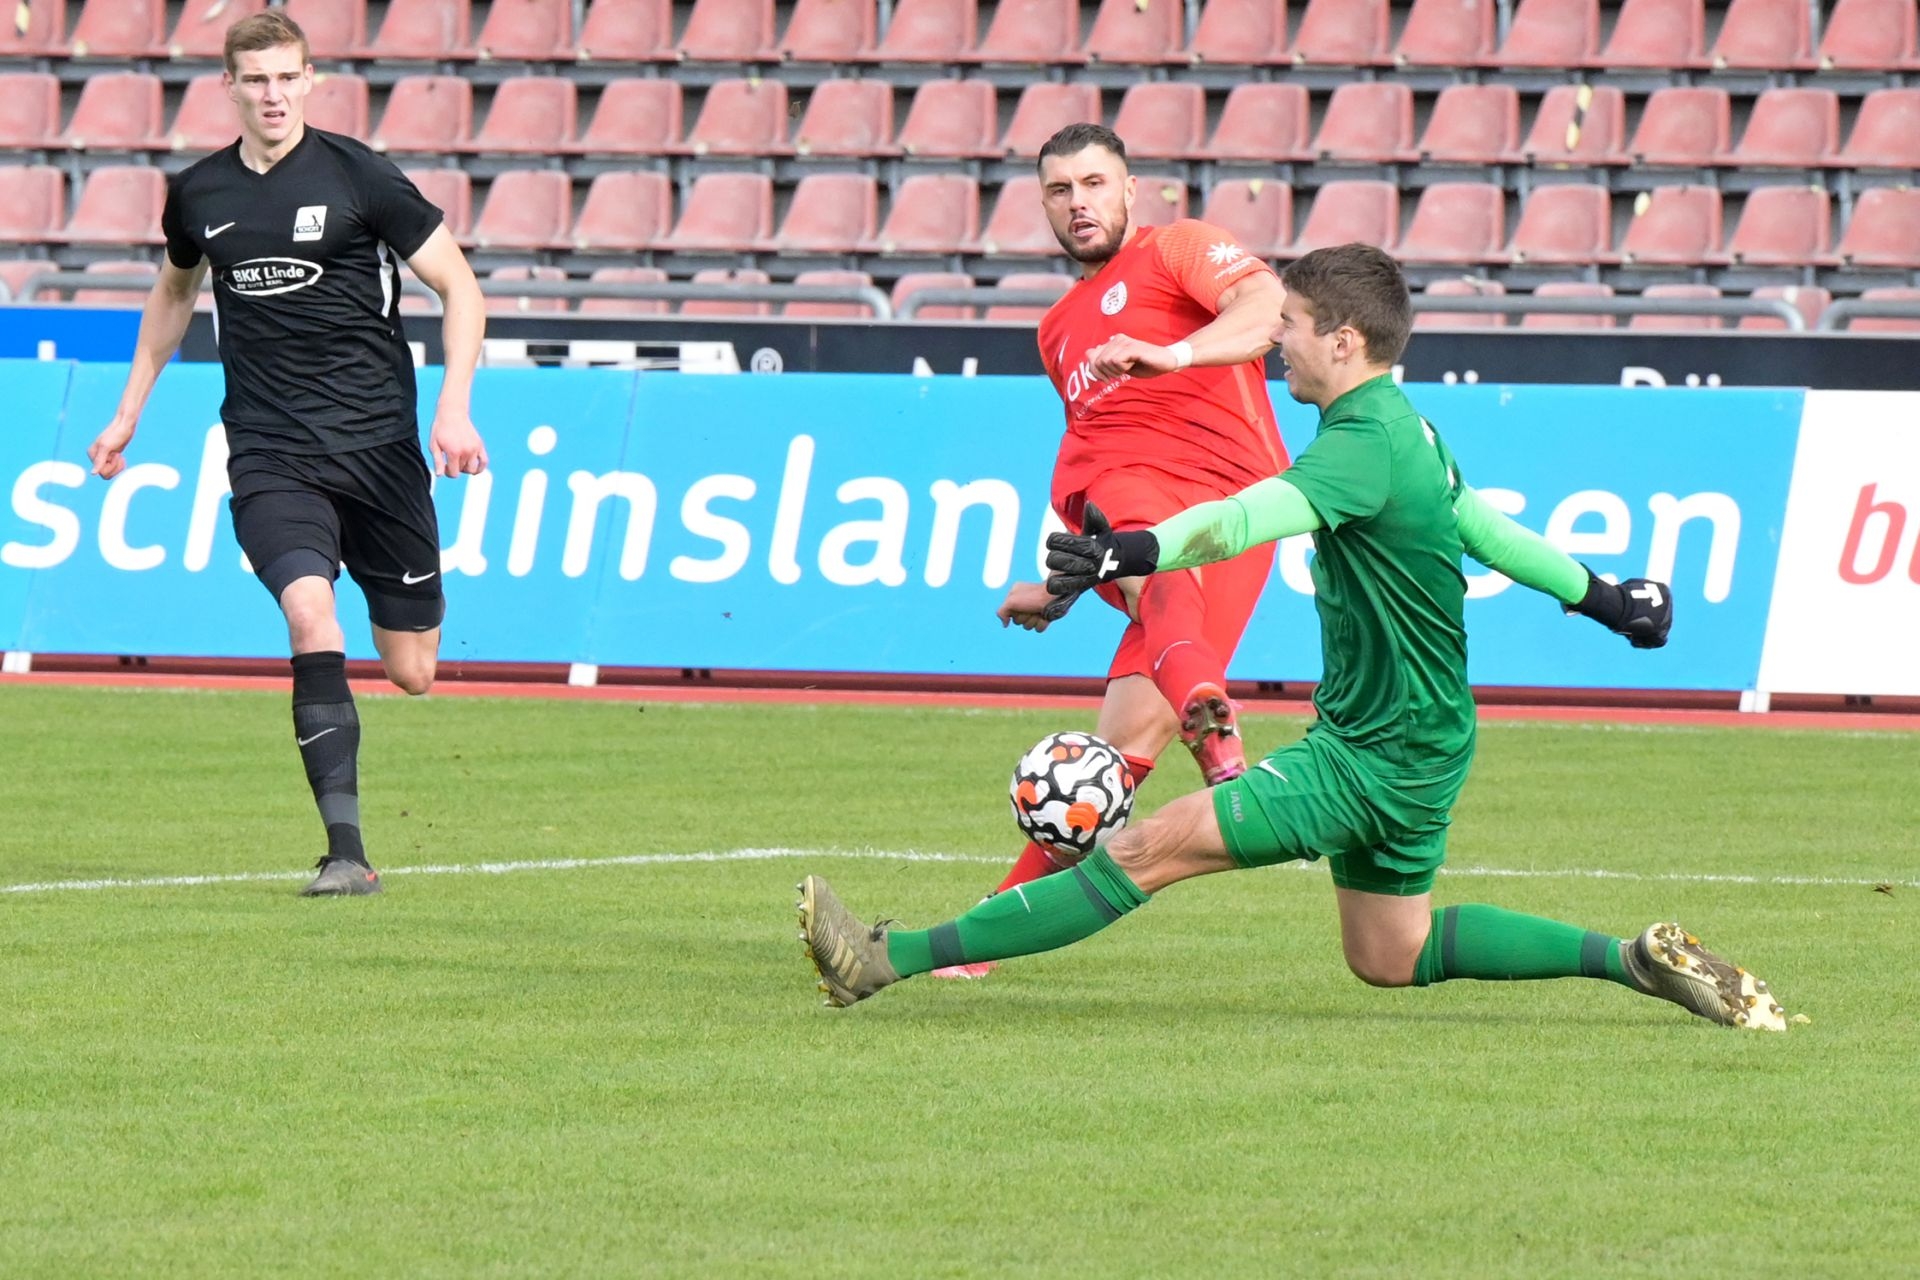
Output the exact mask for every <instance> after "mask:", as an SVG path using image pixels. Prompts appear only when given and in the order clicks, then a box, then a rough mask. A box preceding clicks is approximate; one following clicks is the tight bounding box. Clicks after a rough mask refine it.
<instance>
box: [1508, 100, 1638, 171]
mask: <svg viewBox="0 0 1920 1280" xmlns="http://www.w3.org/2000/svg"><path fill="white" fill-rule="evenodd" d="M1626 141H1627V100H1626V95H1625V94H1623V93H1621V92H1620V90H1619V89H1617V88H1615V87H1614V86H1612V85H1598V86H1595V85H1587V84H1563V85H1557V86H1555V87H1554V88H1552V89H1549V90H1547V96H1546V97H1544V98H1542V99H1541V100H1540V110H1539V111H1538V112H1536V113H1535V115H1534V117H1533V128H1532V130H1531V131H1530V132H1529V133H1528V134H1527V140H1526V141H1525V142H1524V143H1522V144H1521V145H1520V155H1521V157H1522V158H1523V159H1525V160H1526V161H1527V162H1528V163H1529V164H1535V165H1541V166H1553V167H1561V168H1582V167H1586V166H1589V165H1608V164H1625V163H1626V162H1627V152H1626Z"/></svg>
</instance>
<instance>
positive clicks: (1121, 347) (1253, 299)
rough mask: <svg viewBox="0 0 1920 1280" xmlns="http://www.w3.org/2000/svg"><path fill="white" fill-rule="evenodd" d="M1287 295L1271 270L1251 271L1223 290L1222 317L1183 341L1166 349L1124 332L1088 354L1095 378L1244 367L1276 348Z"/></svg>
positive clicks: (1140, 376)
mask: <svg viewBox="0 0 1920 1280" xmlns="http://www.w3.org/2000/svg"><path fill="white" fill-rule="evenodd" d="M1286 297H1287V291H1286V289H1285V287H1284V286H1282V285H1281V283H1280V278H1279V277H1278V276H1276V275H1274V274H1273V272H1271V271H1264V270H1253V271H1249V272H1248V274H1247V275H1246V276H1244V277H1243V278H1241V279H1239V280H1236V281H1235V282H1234V283H1233V284H1231V285H1229V286H1228V287H1227V288H1226V289H1225V290H1224V291H1222V292H1221V294H1220V297H1219V300H1218V302H1217V304H1216V305H1217V306H1218V307H1219V313H1218V314H1217V315H1215V316H1214V318H1213V319H1212V320H1211V321H1209V322H1208V323H1207V324H1205V325H1202V326H1201V327H1200V328H1198V329H1195V330H1194V331H1193V332H1192V333H1190V334H1188V335H1187V336H1186V337H1185V338H1183V339H1181V340H1180V341H1178V342H1174V343H1171V344H1169V345H1167V346H1164V347H1163V346H1159V345H1157V344H1155V343H1152V342H1142V341H1140V340H1139V339H1138V338H1130V337H1127V336H1126V335H1125V334H1121V335H1119V336H1117V337H1114V338H1110V339H1108V340H1107V341H1106V342H1104V343H1102V344H1100V345H1099V346H1098V347H1095V348H1094V349H1093V350H1092V351H1091V352H1090V353H1089V354H1088V357H1087V358H1088V362H1089V363H1090V364H1091V365H1092V366H1093V374H1094V376H1095V377H1096V378H1103V379H1104V378H1117V377H1119V376H1120V375H1121V374H1123V373H1130V374H1132V375H1133V376H1134V377H1136V378H1152V377H1157V376H1159V375H1160V374H1163V373H1177V372H1178V371H1179V370H1181V369H1185V368H1189V367H1195V366H1197V367H1200V368H1207V367H1211V366H1214V365H1235V364H1245V363H1246V362H1247V361H1249V360H1258V359H1259V358H1260V357H1261V356H1264V355H1266V354H1267V352H1268V351H1271V350H1272V349H1273V335H1274V333H1275V332H1276V331H1277V330H1278V329H1279V328H1280V304H1281V303H1282V302H1284V301H1286Z"/></svg>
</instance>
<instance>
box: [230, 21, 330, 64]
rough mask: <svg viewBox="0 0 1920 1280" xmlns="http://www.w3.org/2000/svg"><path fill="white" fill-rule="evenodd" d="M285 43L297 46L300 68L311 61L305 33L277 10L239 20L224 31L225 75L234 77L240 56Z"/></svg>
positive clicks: (275, 47) (311, 57)
mask: <svg viewBox="0 0 1920 1280" xmlns="http://www.w3.org/2000/svg"><path fill="white" fill-rule="evenodd" d="M288 44H297V45H299V46H300V62H301V65H303V66H304V65H305V64H307V63H309V62H311V61H313V54H312V52H311V51H310V50H309V49H308V48H307V33H306V32H304V31H302V30H301V29H300V24H299V23H297V22H295V21H294V20H293V19H292V18H289V17H288V16H287V15H286V14H284V13H282V12H281V11H280V10H278V9H268V10H266V11H265V12H263V13H256V14H253V15H252V16H250V17H245V18H242V19H240V21H238V22H236V23H234V24H233V25H232V26H230V27H228V28H227V47H226V52H225V57H226V63H227V74H228V75H232V74H233V72H234V65H235V64H234V58H235V57H236V56H237V55H239V54H242V53H257V52H259V51H260V50H261V49H278V48H279V47H280V46H282V45H288Z"/></svg>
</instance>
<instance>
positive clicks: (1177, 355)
mask: <svg viewBox="0 0 1920 1280" xmlns="http://www.w3.org/2000/svg"><path fill="white" fill-rule="evenodd" d="M1167 350H1169V351H1171V352H1173V367H1174V368H1175V369H1176V370H1177V369H1184V368H1186V367H1187V366H1188V365H1190V364H1192V363H1193V344H1192V343H1191V342H1188V341H1186V340H1185V339H1182V340H1181V341H1179V342H1176V343H1174V344H1172V345H1171V346H1169V347H1168V348H1167Z"/></svg>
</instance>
